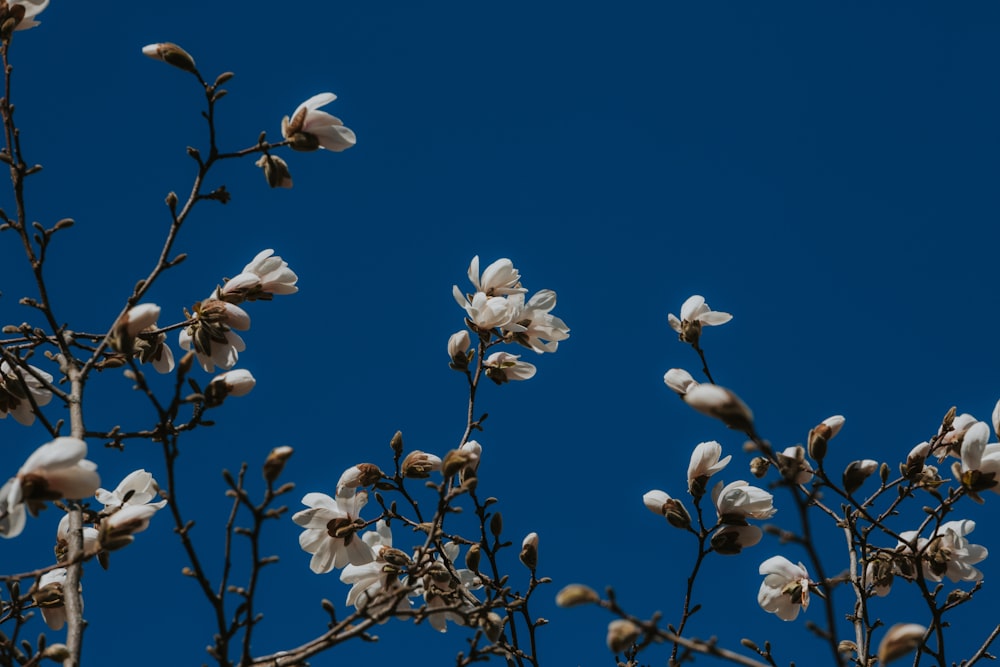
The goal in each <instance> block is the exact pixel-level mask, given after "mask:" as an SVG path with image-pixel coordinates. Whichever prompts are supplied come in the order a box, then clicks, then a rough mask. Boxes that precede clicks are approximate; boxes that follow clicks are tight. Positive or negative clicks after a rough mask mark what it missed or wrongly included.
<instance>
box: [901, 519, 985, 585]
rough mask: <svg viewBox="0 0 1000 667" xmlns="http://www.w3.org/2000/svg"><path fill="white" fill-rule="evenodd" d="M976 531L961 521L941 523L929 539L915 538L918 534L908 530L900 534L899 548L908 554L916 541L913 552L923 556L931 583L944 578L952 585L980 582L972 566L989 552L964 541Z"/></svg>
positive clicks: (971, 525)
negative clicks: (964, 582)
mask: <svg viewBox="0 0 1000 667" xmlns="http://www.w3.org/2000/svg"><path fill="white" fill-rule="evenodd" d="M975 528H976V522H975V521H970V520H968V519H964V520H959V521H947V522H945V523H942V524H941V525H940V526H938V528H937V529H936V530H935V531H934V532H933V533H931V535H930V538H925V537H917V531H915V530H907V531H904V532H902V533H900V534H899V536H900V537H901V538H902V541H900V543H899V546H900V547H902V548H903V549H904V550H905V551H910V549H911V547H912V546H913V543H914V540H916V544H915V546H916V552H917V553H919V554H922V558H921V564H922V566H923V570H924V576H925V577H927V578H928V579H930V580H931V581H941V579H942V578H943V577H948V579H950V580H951V581H954V582H958V581H979V580H980V579H982V578H983V573H982V572H980V571H979V570H978V569H976V568H974V567H972V566H973V565H975V564H976V563H979V562H980V561H982V560H984V559H985V558H986V556H988V555H989V552H988V551H987V550H986V547H983V546H981V545H978V544H972V543H970V542H969V540H967V539H966V537H965V536H966V535H968V534H969V533H971V532H972V531H973V530H974V529H975Z"/></svg>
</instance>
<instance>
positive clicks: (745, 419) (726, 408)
mask: <svg viewBox="0 0 1000 667" xmlns="http://www.w3.org/2000/svg"><path fill="white" fill-rule="evenodd" d="M684 401H685V402H686V403H687V404H688V405H690V406H691V407H692V408H694V409H695V410H697V411H698V412H700V413H702V414H703V415H708V416H709V417H715V418H716V419H718V420H720V421H721V422H722V423H723V424H725V425H726V426H728V427H729V428H731V429H733V430H735V431H743V432H745V433H749V432H751V431H753V412H751V411H750V408H749V407H747V404H746V403H744V402H743V401H742V400H740V397H739V396H737V395H736V394H734V393H733V392H731V391H730V390H728V389H726V388H725V387H720V386H719V385H717V384H699V385H698V386H697V387H691V388H690V389H688V391H687V393H686V394H684Z"/></svg>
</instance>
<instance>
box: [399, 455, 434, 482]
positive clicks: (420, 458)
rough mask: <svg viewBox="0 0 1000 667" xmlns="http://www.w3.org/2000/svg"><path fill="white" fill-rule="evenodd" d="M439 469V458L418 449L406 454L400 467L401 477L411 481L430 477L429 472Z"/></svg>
mask: <svg viewBox="0 0 1000 667" xmlns="http://www.w3.org/2000/svg"><path fill="white" fill-rule="evenodd" d="M440 469H441V459H440V458H439V457H437V456H434V455H433V454H428V453H427V452H422V451H420V450H419V449H418V450H417V451H414V452H410V453H409V454H407V455H406V458H405V459H403V465H402V466H401V470H402V473H403V477H409V478H411V479H426V478H427V477H430V473H431V471H433V470H440Z"/></svg>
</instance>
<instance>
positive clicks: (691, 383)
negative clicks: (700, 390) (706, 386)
mask: <svg viewBox="0 0 1000 667" xmlns="http://www.w3.org/2000/svg"><path fill="white" fill-rule="evenodd" d="M663 383H664V384H665V385H667V387H669V388H670V390H671V391H672V392H674V393H676V394H677V395H678V396H680V397H682V398H683V397H684V394H686V393H688V391H689V390H691V389H692V388H694V387H697V386H698V382H697V381H696V380H695V379H694V378H693V377H691V374H690V373H688V372H687V371H686V370H684V369H683V368H671V369H670V370H669V371H667V372H666V373H664V374H663Z"/></svg>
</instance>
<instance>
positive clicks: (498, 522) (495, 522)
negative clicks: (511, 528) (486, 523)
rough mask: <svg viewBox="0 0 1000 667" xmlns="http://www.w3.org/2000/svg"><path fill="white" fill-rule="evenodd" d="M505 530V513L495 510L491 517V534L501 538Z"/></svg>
mask: <svg viewBox="0 0 1000 667" xmlns="http://www.w3.org/2000/svg"><path fill="white" fill-rule="evenodd" d="M502 532H503V515H502V514H500V512H494V513H493V516H491V517H490V534H491V535H493V537H496V538H499V537H500V533H502Z"/></svg>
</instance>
